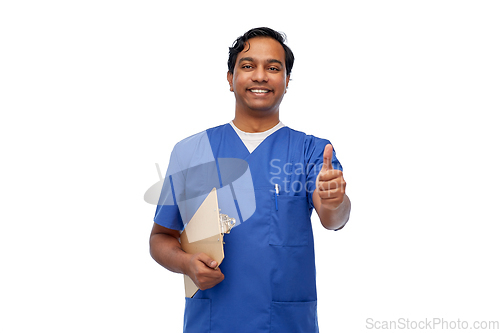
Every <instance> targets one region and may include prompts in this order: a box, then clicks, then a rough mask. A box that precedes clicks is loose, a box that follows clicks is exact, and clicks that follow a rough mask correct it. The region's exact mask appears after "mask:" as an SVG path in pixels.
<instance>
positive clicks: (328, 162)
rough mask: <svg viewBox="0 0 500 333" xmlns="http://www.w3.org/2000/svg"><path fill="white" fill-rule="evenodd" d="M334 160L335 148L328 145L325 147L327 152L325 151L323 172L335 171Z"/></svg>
mask: <svg viewBox="0 0 500 333" xmlns="http://www.w3.org/2000/svg"><path fill="white" fill-rule="evenodd" d="M332 158H333V147H332V145H331V144H327V145H326V146H325V150H324V151H323V170H331V169H333V166H332Z"/></svg>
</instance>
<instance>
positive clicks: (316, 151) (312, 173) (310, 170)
mask: <svg viewBox="0 0 500 333" xmlns="http://www.w3.org/2000/svg"><path fill="white" fill-rule="evenodd" d="M327 144H330V141H328V140H325V139H320V138H316V137H314V136H311V135H308V136H306V140H305V159H306V164H307V179H306V188H307V196H308V201H309V208H310V209H312V208H314V205H313V200H312V195H313V192H314V190H315V189H316V178H318V175H319V172H320V171H321V168H322V167H323V152H324V150H325V147H326V145H327ZM332 166H333V168H334V169H336V170H340V171H343V169H342V165H341V164H340V162H339V160H338V159H337V155H336V153H335V149H333V156H332Z"/></svg>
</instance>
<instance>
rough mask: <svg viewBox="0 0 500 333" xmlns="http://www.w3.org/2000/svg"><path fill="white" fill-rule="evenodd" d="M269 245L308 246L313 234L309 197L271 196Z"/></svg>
mask: <svg viewBox="0 0 500 333" xmlns="http://www.w3.org/2000/svg"><path fill="white" fill-rule="evenodd" d="M271 200H272V201H273V204H272V205H271V212H270V216H271V219H270V220H271V222H270V226H269V245H276V246H307V245H309V239H310V236H311V234H312V228H311V219H310V214H309V204H308V201H307V197H305V196H304V197H302V196H287V195H279V196H277V197H276V196H275V194H272V195H271Z"/></svg>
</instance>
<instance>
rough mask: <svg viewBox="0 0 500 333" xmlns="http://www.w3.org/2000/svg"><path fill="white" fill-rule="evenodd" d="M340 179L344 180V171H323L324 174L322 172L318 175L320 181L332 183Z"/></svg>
mask: <svg viewBox="0 0 500 333" xmlns="http://www.w3.org/2000/svg"><path fill="white" fill-rule="evenodd" d="M339 178H340V179H341V180H343V173H342V171H340V170H336V169H331V170H323V172H321V173H320V174H319V175H318V180H319V181H332V180H336V179H339Z"/></svg>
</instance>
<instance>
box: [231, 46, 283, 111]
mask: <svg viewBox="0 0 500 333" xmlns="http://www.w3.org/2000/svg"><path fill="white" fill-rule="evenodd" d="M248 44H250V45H248ZM227 80H228V82H229V86H230V89H231V91H233V92H234V95H235V97H236V110H237V111H240V112H247V113H254V112H260V113H262V112H266V113H276V112H278V110H279V105H280V103H281V100H282V99H283V96H284V95H285V92H286V87H287V86H288V80H289V77H287V75H286V68H285V50H284V49H283V46H281V44H280V43H279V42H278V41H276V40H274V39H272V38H269V37H255V38H251V39H249V40H248V42H247V43H246V44H245V48H244V49H243V51H241V52H240V53H239V54H238V57H237V58H236V64H235V66H234V72H233V73H228V74H227Z"/></svg>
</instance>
